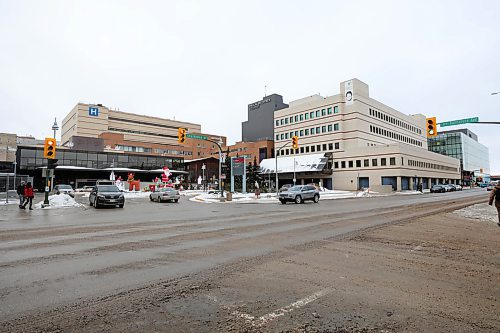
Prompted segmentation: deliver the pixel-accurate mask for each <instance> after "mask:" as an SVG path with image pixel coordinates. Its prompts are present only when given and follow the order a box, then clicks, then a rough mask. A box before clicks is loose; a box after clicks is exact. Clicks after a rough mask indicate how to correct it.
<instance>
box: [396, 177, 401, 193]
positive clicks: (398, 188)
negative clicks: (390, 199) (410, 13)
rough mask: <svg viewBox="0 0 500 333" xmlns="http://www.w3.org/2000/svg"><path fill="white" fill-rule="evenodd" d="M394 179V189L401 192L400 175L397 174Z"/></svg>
mask: <svg viewBox="0 0 500 333" xmlns="http://www.w3.org/2000/svg"><path fill="white" fill-rule="evenodd" d="M396 179H397V180H396V191H398V192H401V176H397V177H396Z"/></svg>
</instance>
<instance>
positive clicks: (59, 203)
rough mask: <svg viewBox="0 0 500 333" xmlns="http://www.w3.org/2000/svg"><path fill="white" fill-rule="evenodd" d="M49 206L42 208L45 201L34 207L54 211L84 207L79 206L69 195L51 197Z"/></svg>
mask: <svg viewBox="0 0 500 333" xmlns="http://www.w3.org/2000/svg"><path fill="white" fill-rule="evenodd" d="M49 204H50V205H49V206H47V207H42V205H43V201H40V202H39V203H37V204H35V205H33V206H34V207H35V208H37V209H40V208H43V209H54V208H68V207H83V206H84V205H82V204H79V203H78V202H76V201H75V199H73V198H72V197H70V196H69V195H67V194H54V195H51V196H49Z"/></svg>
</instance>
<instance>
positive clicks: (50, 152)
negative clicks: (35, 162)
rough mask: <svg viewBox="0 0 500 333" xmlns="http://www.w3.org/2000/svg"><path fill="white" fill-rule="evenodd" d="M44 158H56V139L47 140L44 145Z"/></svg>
mask: <svg viewBox="0 0 500 333" xmlns="http://www.w3.org/2000/svg"><path fill="white" fill-rule="evenodd" d="M43 157H44V158H56V139H54V138H45V144H44V145H43Z"/></svg>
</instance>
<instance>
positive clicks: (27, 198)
mask: <svg viewBox="0 0 500 333" xmlns="http://www.w3.org/2000/svg"><path fill="white" fill-rule="evenodd" d="M34 197H35V194H34V193H33V187H32V186H31V182H28V183H27V184H26V186H25V188H24V204H23V205H22V207H21V208H22V209H26V205H27V204H28V203H29V204H30V207H29V209H30V210H33V207H32V206H33V198H34Z"/></svg>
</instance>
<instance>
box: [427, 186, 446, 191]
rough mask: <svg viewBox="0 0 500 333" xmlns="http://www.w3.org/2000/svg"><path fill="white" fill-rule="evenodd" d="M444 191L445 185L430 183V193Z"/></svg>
mask: <svg viewBox="0 0 500 333" xmlns="http://www.w3.org/2000/svg"><path fill="white" fill-rule="evenodd" d="M444 192H446V187H444V185H432V187H431V193H444Z"/></svg>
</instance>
